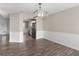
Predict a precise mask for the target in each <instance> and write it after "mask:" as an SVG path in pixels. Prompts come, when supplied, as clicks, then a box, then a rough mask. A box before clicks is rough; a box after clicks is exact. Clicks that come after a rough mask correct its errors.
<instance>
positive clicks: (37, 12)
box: [33, 3, 48, 18]
mask: <svg viewBox="0 0 79 59" xmlns="http://www.w3.org/2000/svg"><path fill="white" fill-rule="evenodd" d="M43 9H44V8H43V6H42V3H38V9H37V10H35V11H34V12H33V14H35V15H36V16H35V18H37V17H43V16H45V14H47V13H48V12H47V11H44V10H43Z"/></svg>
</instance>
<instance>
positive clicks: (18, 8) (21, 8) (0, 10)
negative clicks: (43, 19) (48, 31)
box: [0, 3, 79, 16]
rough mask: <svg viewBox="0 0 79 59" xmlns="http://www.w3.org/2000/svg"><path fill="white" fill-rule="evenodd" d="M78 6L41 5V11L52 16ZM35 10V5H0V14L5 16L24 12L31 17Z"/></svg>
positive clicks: (71, 4) (65, 4)
mask: <svg viewBox="0 0 79 59" xmlns="http://www.w3.org/2000/svg"><path fill="white" fill-rule="evenodd" d="M78 5H79V4H78V3H43V9H44V10H45V11H47V12H48V14H52V13H56V12H60V11H62V10H65V9H68V8H72V7H75V6H78ZM37 8H38V4H37V3H0V14H2V15H5V16H6V15H7V14H13V13H19V12H25V13H26V14H27V15H32V13H33V11H35V10H36V9H37Z"/></svg>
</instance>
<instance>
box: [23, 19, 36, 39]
mask: <svg viewBox="0 0 79 59" xmlns="http://www.w3.org/2000/svg"><path fill="white" fill-rule="evenodd" d="M24 23H25V28H24V34H25V35H27V36H29V37H31V38H33V39H36V19H30V20H28V21H24ZM27 36H26V37H27Z"/></svg>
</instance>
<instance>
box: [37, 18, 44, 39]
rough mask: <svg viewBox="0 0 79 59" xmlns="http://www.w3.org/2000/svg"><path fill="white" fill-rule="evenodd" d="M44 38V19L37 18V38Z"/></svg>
mask: <svg viewBox="0 0 79 59" xmlns="http://www.w3.org/2000/svg"><path fill="white" fill-rule="evenodd" d="M39 38H43V19H42V18H38V19H36V39H39Z"/></svg>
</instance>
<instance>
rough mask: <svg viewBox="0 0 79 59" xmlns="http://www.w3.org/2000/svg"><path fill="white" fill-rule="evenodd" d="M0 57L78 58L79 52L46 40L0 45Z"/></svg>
mask: <svg viewBox="0 0 79 59" xmlns="http://www.w3.org/2000/svg"><path fill="white" fill-rule="evenodd" d="M0 55H1V56H79V51H76V50H74V49H71V48H68V47H65V46H63V45H60V44H57V43H54V42H51V41H49V40H46V39H38V40H26V43H9V44H7V45H0Z"/></svg>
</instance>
